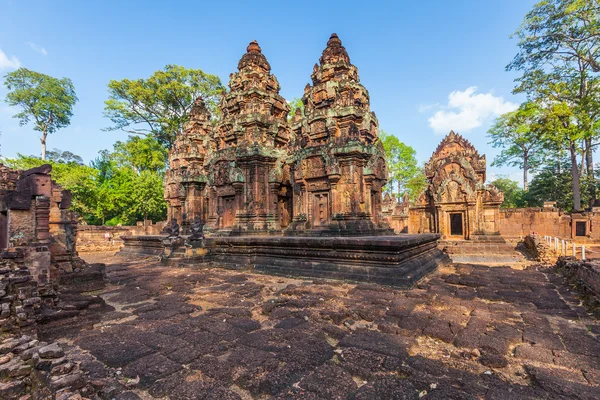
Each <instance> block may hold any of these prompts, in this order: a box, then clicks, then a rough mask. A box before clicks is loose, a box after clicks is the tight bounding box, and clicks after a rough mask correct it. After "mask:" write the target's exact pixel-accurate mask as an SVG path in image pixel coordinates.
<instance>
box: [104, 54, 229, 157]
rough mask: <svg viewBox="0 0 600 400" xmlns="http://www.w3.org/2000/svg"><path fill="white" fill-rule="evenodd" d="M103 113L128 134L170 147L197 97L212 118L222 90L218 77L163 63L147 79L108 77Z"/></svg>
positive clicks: (114, 126) (197, 70) (113, 128)
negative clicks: (151, 138)
mask: <svg viewBox="0 0 600 400" xmlns="http://www.w3.org/2000/svg"><path fill="white" fill-rule="evenodd" d="M108 91H109V99H108V100H106V101H105V107H104V115H105V116H106V117H108V118H109V119H110V120H111V121H112V123H113V124H114V125H113V126H111V127H109V128H107V129H108V130H116V129H122V130H124V131H125V132H128V133H132V134H143V135H148V134H151V135H153V136H154V137H155V138H156V139H157V140H158V141H159V143H161V144H162V145H164V146H166V147H167V148H171V145H172V144H173V142H174V140H175V137H176V136H177V135H178V134H179V133H180V132H181V131H182V129H183V126H184V124H185V123H186V122H187V120H188V114H189V112H190V110H191V108H192V106H193V104H194V101H195V100H196V98H198V97H200V96H201V97H202V98H203V99H204V102H205V103H206V105H207V107H208V108H209V110H211V113H212V115H213V116H214V117H216V116H217V113H218V110H217V102H218V100H219V95H220V94H221V93H222V92H223V91H224V87H223V85H222V84H221V81H220V79H219V77H217V76H215V75H211V74H206V73H204V72H203V71H202V70H200V69H188V68H184V67H181V66H178V65H167V66H166V67H165V68H164V70H159V71H156V72H155V73H154V74H152V76H150V78H148V79H137V80H130V79H123V80H120V81H116V80H111V81H110V82H109V83H108Z"/></svg>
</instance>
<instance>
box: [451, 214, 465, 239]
mask: <svg viewBox="0 0 600 400" xmlns="http://www.w3.org/2000/svg"><path fill="white" fill-rule="evenodd" d="M464 235H465V233H464V227H463V213H450V236H464Z"/></svg>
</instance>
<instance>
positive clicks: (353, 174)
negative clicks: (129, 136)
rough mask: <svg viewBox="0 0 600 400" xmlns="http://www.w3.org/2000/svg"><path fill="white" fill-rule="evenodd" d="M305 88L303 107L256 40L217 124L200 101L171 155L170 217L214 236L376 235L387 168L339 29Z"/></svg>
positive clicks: (364, 92) (380, 225)
mask: <svg viewBox="0 0 600 400" xmlns="http://www.w3.org/2000/svg"><path fill="white" fill-rule="evenodd" d="M311 79H312V85H311V84H308V85H307V86H306V88H305V90H304V96H303V97H302V102H303V103H304V114H302V112H301V110H300V109H297V110H296V114H295V115H294V116H293V118H291V119H289V118H288V114H289V110H290V107H289V105H288V104H287V102H286V100H285V99H284V98H283V97H282V96H281V95H280V94H279V89H280V87H279V82H278V81H277V78H276V77H275V75H273V74H272V73H271V66H270V65H269V62H268V61H267V59H266V57H265V56H264V54H263V53H262V50H261V48H260V46H259V45H258V43H257V42H255V41H253V42H251V43H250V45H249V46H248V48H247V52H246V54H244V55H243V56H242V58H241V59H240V61H239V63H238V71H237V72H235V73H233V74H231V76H230V80H229V89H230V90H229V91H228V92H226V93H224V94H223V96H222V98H221V100H220V102H219V110H220V112H221V114H222V118H221V119H220V121H219V122H218V124H217V125H216V126H214V127H213V126H212V124H211V122H210V121H211V116H210V114H209V111H208V110H207V109H206V107H205V106H204V103H203V101H202V99H198V100H197V101H196V103H195V105H194V107H193V110H192V112H191V114H190V120H189V123H188V125H187V127H186V129H185V130H184V132H183V133H182V134H181V135H180V136H179V137H178V138H177V141H176V143H175V144H174V146H173V148H172V149H171V151H170V153H169V166H170V168H169V171H168V173H167V178H166V183H165V184H166V190H165V193H166V199H167V201H168V205H169V213H168V214H169V219H170V220H176V221H177V222H178V223H179V224H181V226H182V227H183V231H184V233H185V232H188V231H189V226H190V224H191V221H193V220H194V219H195V218H196V217H199V218H200V219H201V220H202V221H205V223H206V226H205V228H204V231H205V232H212V233H215V234H218V235H225V236H229V235H264V234H282V233H283V234H286V235H307V236H315V235H316V236H321V235H342V236H349V235H365V234H367V235H380V234H390V233H391V230H390V229H389V228H387V226H386V225H385V224H384V223H382V219H381V198H382V197H381V191H382V187H383V185H385V183H386V179H387V170H386V163H385V158H384V152H383V147H382V145H381V143H379V142H378V141H377V131H378V123H377V118H376V116H375V113H373V112H372V111H371V110H370V106H369V93H368V91H367V90H366V89H365V87H364V86H362V85H361V84H360V80H359V77H358V70H357V68H356V67H355V66H354V65H352V64H351V62H350V57H349V56H348V53H347V52H346V49H345V48H344V46H342V42H341V40H340V39H339V38H338V36H337V35H336V34H333V35H332V36H331V38H330V39H329V41H328V42H327V47H326V48H325V50H324V51H323V54H322V56H321V58H320V60H319V64H315V66H314V69H313V73H312V75H311Z"/></svg>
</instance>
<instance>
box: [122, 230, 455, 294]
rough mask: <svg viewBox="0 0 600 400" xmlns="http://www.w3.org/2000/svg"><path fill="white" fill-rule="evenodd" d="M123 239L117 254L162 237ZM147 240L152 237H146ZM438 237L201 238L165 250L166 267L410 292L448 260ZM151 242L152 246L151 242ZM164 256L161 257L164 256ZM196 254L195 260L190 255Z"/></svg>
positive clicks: (128, 252) (157, 242)
mask: <svg viewBox="0 0 600 400" xmlns="http://www.w3.org/2000/svg"><path fill="white" fill-rule="evenodd" d="M145 238H146V239H141V238H140V237H124V238H123V239H124V242H125V247H124V248H123V250H122V252H121V253H122V254H126V255H131V254H135V253H136V252H139V254H142V255H146V254H148V250H146V249H143V246H141V243H146V244H149V243H150V242H153V244H152V245H151V246H149V247H150V248H152V249H155V248H157V247H158V246H160V245H162V241H163V239H164V238H163V237H160V236H153V237H145ZM150 238H152V239H150ZM438 239H439V235H436V234H423V235H399V236H366V237H364V236H363V237H288V236H279V237H276V236H270V237H265V236H256V237H255V236H238V237H235V236H233V237H231V236H230V237H211V238H206V239H204V243H203V249H204V250H206V251H203V252H202V253H201V254H200V253H198V252H189V251H184V250H183V249H182V251H173V250H172V249H165V252H163V260H164V262H165V263H166V264H169V265H201V264H205V263H208V264H209V265H216V266H223V267H226V268H233V269H240V270H252V271H256V272H263V273H267V274H274V275H285V276H298V277H307V278H324V279H337V280H343V281H348V282H370V283H378V284H385V285H391V286H397V287H402V288H410V287H412V286H413V285H414V284H415V283H416V282H417V281H419V280H420V279H421V278H423V277H424V276H426V275H427V274H428V273H430V272H432V271H434V270H435V269H436V268H437V267H438V266H440V265H444V264H447V263H449V262H450V259H449V258H448V256H447V255H445V254H444V253H443V252H442V251H440V250H439V248H438V245H437V240H438ZM154 242H155V243H154ZM165 253H166V256H165ZM195 254H198V256H195Z"/></svg>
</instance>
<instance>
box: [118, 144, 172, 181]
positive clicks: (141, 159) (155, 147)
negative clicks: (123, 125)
mask: <svg viewBox="0 0 600 400" xmlns="http://www.w3.org/2000/svg"><path fill="white" fill-rule="evenodd" d="M112 156H113V158H114V161H115V162H116V163H117V165H120V166H129V167H131V168H133V170H134V171H135V172H136V174H140V173H141V172H143V171H153V172H157V173H159V172H164V171H165V169H166V166H167V156H168V151H167V149H166V148H165V147H164V146H163V145H161V144H160V143H159V142H158V140H156V139H155V138H154V137H152V136H145V137H140V136H130V137H129V139H127V141H125V142H121V141H118V142H117V143H115V145H114V152H113V154H112Z"/></svg>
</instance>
